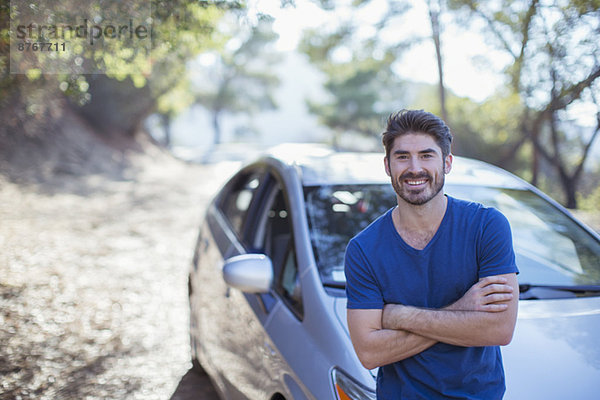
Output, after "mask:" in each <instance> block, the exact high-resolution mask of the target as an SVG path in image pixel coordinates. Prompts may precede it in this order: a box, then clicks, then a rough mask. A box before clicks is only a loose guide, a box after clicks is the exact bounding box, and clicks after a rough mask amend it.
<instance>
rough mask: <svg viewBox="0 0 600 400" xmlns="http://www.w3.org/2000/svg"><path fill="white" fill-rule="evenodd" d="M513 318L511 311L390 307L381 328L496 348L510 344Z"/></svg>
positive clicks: (396, 305)
mask: <svg viewBox="0 0 600 400" xmlns="http://www.w3.org/2000/svg"><path fill="white" fill-rule="evenodd" d="M511 318H512V316H511V315H509V312H508V311H503V312H495V313H492V312H482V311H456V310H447V309H439V310H432V309H423V308H417V307H410V306H404V305H398V304H388V305H386V307H385V309H384V312H383V318H382V326H383V328H386V329H398V330H404V331H409V332H412V333H415V334H417V335H421V336H425V337H428V338H430V339H433V340H436V341H440V342H444V343H448V344H453V345H457V346H496V345H505V344H508V342H510V340H511V338H512V331H513V329H514V323H511Z"/></svg>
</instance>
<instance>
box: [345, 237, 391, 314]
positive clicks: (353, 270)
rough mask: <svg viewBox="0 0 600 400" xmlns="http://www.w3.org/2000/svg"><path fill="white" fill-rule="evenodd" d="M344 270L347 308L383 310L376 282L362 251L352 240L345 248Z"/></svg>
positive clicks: (381, 296)
mask: <svg viewBox="0 0 600 400" xmlns="http://www.w3.org/2000/svg"><path fill="white" fill-rule="evenodd" d="M344 269H345V273H346V295H347V297H348V304H347V308H350V309H383V306H384V302H383V295H382V293H381V290H380V288H379V285H378V284H377V280H376V278H375V276H374V274H373V271H372V269H371V267H370V264H369V262H368V261H367V259H366V257H365V255H364V253H363V251H362V249H361V248H360V246H359V244H358V243H357V242H356V241H355V240H354V239H353V240H351V241H350V243H348V246H347V247H346V255H345V258H344Z"/></svg>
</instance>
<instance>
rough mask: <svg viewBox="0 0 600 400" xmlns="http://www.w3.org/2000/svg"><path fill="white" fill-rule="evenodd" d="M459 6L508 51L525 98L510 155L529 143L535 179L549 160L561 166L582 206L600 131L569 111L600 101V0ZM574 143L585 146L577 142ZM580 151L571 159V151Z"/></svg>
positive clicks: (569, 197)
mask: <svg viewBox="0 0 600 400" xmlns="http://www.w3.org/2000/svg"><path fill="white" fill-rule="evenodd" d="M449 3H450V5H451V7H452V8H453V9H455V10H464V11H467V14H466V15H468V18H470V19H471V20H474V19H477V20H479V21H484V22H485V25H486V27H487V29H486V32H487V34H488V35H489V36H490V37H491V39H492V43H494V44H495V45H496V46H497V48H498V49H501V50H502V51H503V52H504V53H505V54H507V55H508V56H510V58H511V62H510V63H508V67H507V68H506V70H505V71H504V72H505V74H506V76H507V77H508V78H509V82H510V89H511V91H512V92H513V93H515V94H516V95H518V96H519V98H520V101H521V102H522V104H523V111H522V113H521V115H520V116H519V129H518V134H519V140H518V141H516V142H515V143H514V144H513V145H512V146H511V147H509V148H508V149H507V151H505V152H504V155H503V157H502V159H503V160H509V159H511V158H512V157H514V155H515V154H516V153H517V152H518V151H519V149H521V148H522V146H524V145H525V144H527V143H530V144H531V149H532V154H531V181H532V183H534V184H538V183H539V181H540V161H541V159H542V158H543V159H544V160H545V161H546V162H548V163H550V165H552V166H553V168H554V169H555V170H556V171H557V173H558V176H559V179H560V183H561V187H562V190H563V193H564V197H565V205H566V206H567V207H570V208H575V207H576V206H577V197H576V190H577V184H578V182H579V180H580V179H581V174H582V170H583V166H584V163H585V160H586V159H587V157H588V154H589V151H590V149H591V146H592V144H593V142H594V140H595V139H596V137H597V136H598V135H597V133H598V128H597V127H596V128H595V129H594V128H592V133H589V132H590V129H588V130H587V131H588V133H584V130H583V129H581V127H580V126H578V123H577V121H575V120H574V119H572V118H571V117H570V116H569V115H570V113H571V112H572V111H573V109H575V108H576V107H578V106H581V105H582V104H584V103H586V104H596V106H597V105H598V103H597V101H596V100H595V99H596V98H597V97H598V95H599V92H598V90H599V88H600V86H599V85H598V82H599V81H598V80H597V79H598V77H600V40H598V30H599V29H600V2H598V1H597V0H592V1H583V0H581V1H580V0H573V1H569V2H557V1H554V2H540V1H539V0H521V1H515V2H476V1H472V0H451V1H450V2H449ZM573 143H580V144H579V146H573ZM567 149H568V150H569V151H570V152H576V153H577V154H576V155H575V156H572V157H565V156H564V155H565V154H567V151H566V150H567Z"/></svg>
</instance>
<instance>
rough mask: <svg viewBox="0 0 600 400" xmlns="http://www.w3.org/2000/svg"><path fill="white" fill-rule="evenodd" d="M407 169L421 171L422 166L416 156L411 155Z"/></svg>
mask: <svg viewBox="0 0 600 400" xmlns="http://www.w3.org/2000/svg"><path fill="white" fill-rule="evenodd" d="M408 170H409V171H410V172H421V171H423V166H422V165H421V161H420V160H419V159H418V157H412V158H411V159H410V162H409V165H408Z"/></svg>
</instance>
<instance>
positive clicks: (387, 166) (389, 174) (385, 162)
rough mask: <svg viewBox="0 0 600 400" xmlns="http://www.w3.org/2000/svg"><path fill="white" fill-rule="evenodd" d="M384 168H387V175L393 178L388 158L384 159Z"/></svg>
mask: <svg viewBox="0 0 600 400" xmlns="http://www.w3.org/2000/svg"><path fill="white" fill-rule="evenodd" d="M383 166H384V167H385V173H386V174H387V176H392V173H391V171H390V164H389V163H388V158H387V156H386V157H383Z"/></svg>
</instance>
